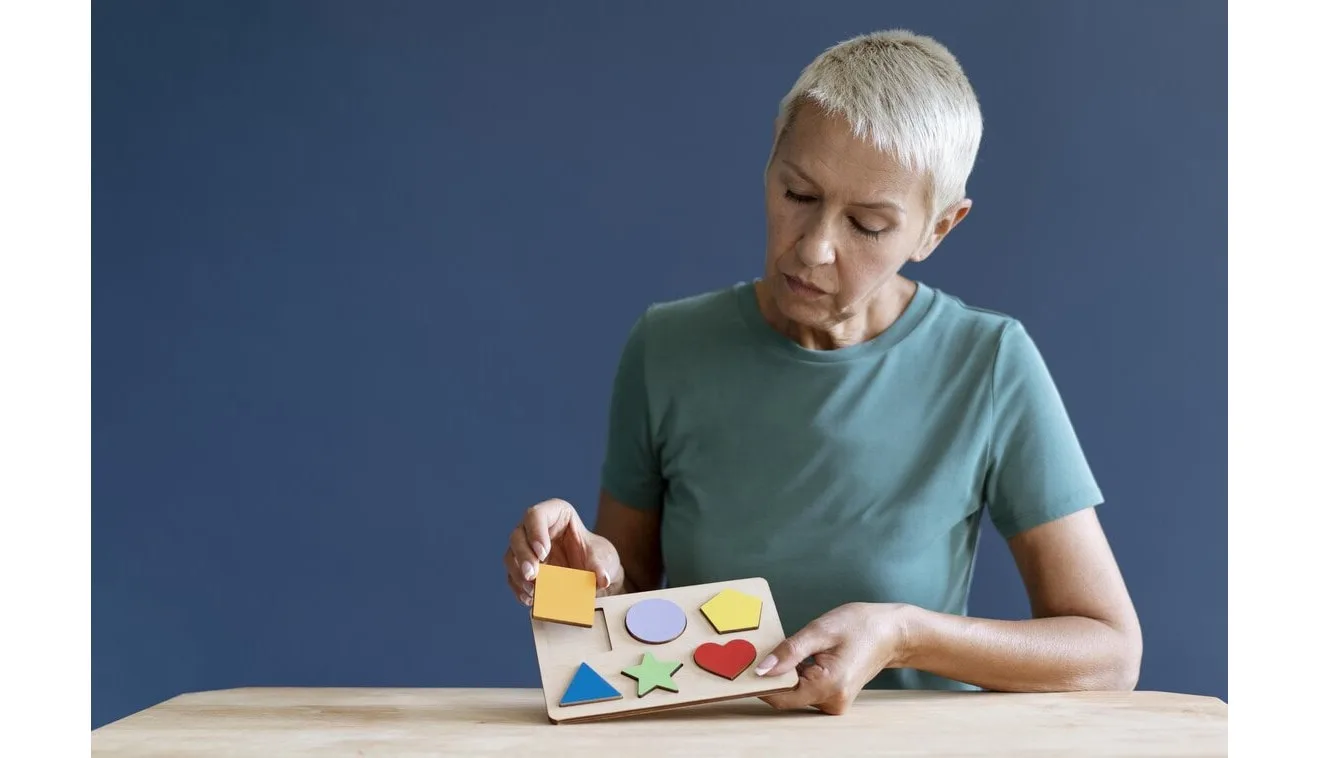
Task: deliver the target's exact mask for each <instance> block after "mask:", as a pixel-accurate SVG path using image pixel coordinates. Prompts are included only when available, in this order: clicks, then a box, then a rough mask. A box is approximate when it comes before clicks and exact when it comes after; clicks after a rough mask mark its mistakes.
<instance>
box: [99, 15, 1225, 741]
mask: <svg viewBox="0 0 1320 758" xmlns="http://www.w3.org/2000/svg"><path fill="white" fill-rule="evenodd" d="M550 5H551V4H542V3H531V2H528V3H511V2H483V3H464V4H454V3H432V2H420V1H418V2H397V1H396V2H365V1H360V2H351V3H350V2H319V1H318V2H310V1H305V2H289V1H285V2H274V1H273V0H272V1H271V2H264V3H254V2H233V1H232V0H227V1H226V2H209V3H203V2H196V3H193V2H189V3H177V2H163V1H162V2H141V1H132V2H130V1H124V0H121V1H120V2H99V3H94V4H92V11H93V22H94V27H93V32H94V41H93V64H94V70H93V87H94V90H93V115H94V132H93V234H94V240H93V244H94V259H93V277H94V288H95V289H94V302H93V317H94V323H93V337H94V347H93V356H92V358H93V382H94V385H93V403H94V407H93V450H92V452H93V487H94V497H95V500H94V512H93V538H94V551H93V556H92V570H93V585H92V586H93V594H92V611H93V639H94V642H93V669H92V673H93V679H92V686H93V687H92V692H93V703H92V705H93V709H92V714H93V726H99V725H101V724H104V723H106V722H108V721H110V720H113V719H117V718H120V717H122V716H125V715H128V714H130V713H132V712H134V711H137V710H139V709H142V708H145V707H148V706H150V705H152V704H154V703H156V702H158V701H160V700H163V699H165V698H168V697H171V696H173V695H176V694H178V693H181V692H185V691H195V690H203V689H216V688H224V687H233V686H243V685H314V686H329V685H381V686H537V684H538V679H537V670H536V664H535V654H534V651H533V649H532V645H531V636H530V632H529V630H528V625H527V619H526V610H525V609H524V608H522V607H521V606H519V605H518V604H517V603H516V602H515V601H514V600H513V599H512V597H511V596H510V594H509V592H508V589H507V587H506V586H505V583H504V579H503V568H502V566H501V564H500V555H501V552H502V550H503V549H504V547H505V544H506V540H507V535H508V532H509V530H510V529H511V528H512V527H513V526H514V524H515V522H516V520H517V518H518V517H519V516H520V514H521V513H522V511H523V509H525V508H526V507H527V506H528V505H530V504H532V503H534V502H536V501H538V500H541V499H544V498H546V497H551V496H561V497H565V498H568V499H570V500H572V501H573V502H575V503H577V504H578V505H579V507H580V508H581V510H582V511H583V514H584V517H585V518H586V519H587V521H588V523H590V521H591V520H592V519H593V518H594V511H595V493H596V487H597V476H598V471H599V465H600V461H601V455H602V447H603V432H604V428H605V412H606V402H607V399H608V392H609V387H610V381H611V378H612V372H613V370H614V366H615V361H616V359H617V356H618V350H619V348H620V347H621V345H622V342H623V338H624V336H625V334H626V330H627V328H628V326H629V325H630V324H631V322H632V320H633V319H634V318H635V317H636V316H637V314H638V313H639V312H640V310H641V309H642V308H643V307H645V305H646V304H648V303H650V302H652V301H656V300H663V299H668V298H673V297H679V296H683V295H687V294H692V293H694V292H698V291H702V290H707V289H712V288H716V287H722V286H725V285H727V284H729V283H731V282H734V281H738V280H745V279H750V278H752V277H755V276H758V275H760V273H761V265H762V249H763V247H762V246H763V240H764V231H763V208H762V196H761V188H760V182H761V170H762V168H763V166H764V162H765V159H766V155H767V150H768V147H769V144H770V139H771V136H772V135H771V119H772V118H773V116H774V112H775V107H776V103H777V101H778V98H779V97H780V96H781V95H782V94H783V93H784V92H786V91H787V89H788V88H789V86H790V85H791V84H792V83H793V80H794V78H795V77H796V75H797V74H798V72H799V71H800V70H801V68H802V67H803V66H805V65H806V64H807V63H808V62H809V61H810V60H811V58H812V57H813V56H815V55H816V54H817V53H818V52H820V51H821V50H822V49H824V48H825V47H826V46H828V45H830V44H832V43H834V42H837V41H839V40H842V39H844V38H847V37H851V36H853V35H855V34H858V33H862V32H865V31H871V30H874V29H880V28H888V27H895V26H906V27H910V28H913V29H915V30H917V31H919V32H922V33H927V34H932V35H934V36H936V37H938V38H939V39H941V40H942V41H944V42H945V43H946V44H948V45H949V46H950V47H951V48H952V49H953V51H954V52H955V54H957V55H958V56H959V57H960V59H961V60H962V62H963V64H964V66H965V67H966V69H967V70H968V72H969V75H970V77H971V78H972V81H973V84H974V85H975V86H976V87H977V89H978V92H979V95H980V97H981V99H982V104H983V109H984V113H985V118H986V135H985V141H984V144H983V149H982V153H981V158H980V161H979V164H978V166H977V169H976V171H975V173H974V175H973V177H972V180H971V186H970V194H971V195H972V197H973V198H974V200H975V207H974V209H973V211H972V213H971V215H970V216H969V217H968V219H967V221H966V222H965V223H964V224H963V225H962V226H960V227H959V229H958V230H957V231H956V232H955V233H954V234H953V235H952V236H951V237H950V238H949V240H948V241H947V242H946V243H945V244H944V245H943V246H942V247H941V248H940V250H939V251H937V253H936V255H935V256H934V257H933V258H932V259H931V260H930V261H928V262H927V263H925V264H922V265H921V266H918V267H915V268H909V269H908V273H909V275H912V276H915V277H918V278H921V279H923V280H925V281H927V282H928V283H931V284H933V285H935V286H938V287H941V288H943V289H945V290H947V291H950V292H952V293H954V294H956V295H959V296H961V297H963V298H964V299H966V300H967V301H969V302H971V303H974V304H977V305H982V306H987V307H991V308H996V309H999V310H1003V311H1007V312H1010V313H1012V314H1013V315H1015V316H1017V317H1019V318H1021V319H1022V320H1023V321H1024V322H1025V323H1026V325H1027V327H1028V328H1029V329H1030V330H1031V332H1032V334H1033V335H1034V337H1035V338H1036V340H1037V341H1038V343H1039V344H1040V346H1041V348H1042V350H1043V352H1044V354H1045V356H1046V358H1047V360H1048V361H1049V363H1050V366H1051V368H1052V370H1053V372H1054V375H1055V378H1056V380H1057V382H1058V384H1059V385H1060V387H1061V389H1062V391H1063V393H1064V397H1065V399H1066V401H1067V402H1068V404H1069V408H1070V410H1071V413H1072V416H1073V420H1074V422H1075V424H1076V426H1077V429H1078V432H1079V434H1080V436H1081V438H1082V441H1083V444H1084V445H1085V447H1086V450H1087V452H1088V455H1089V457H1090V460H1091V462H1092V465H1093V466H1094V469H1095V471H1096V473H1097V475H1098V477H1099V479H1100V481H1101V484H1102V486H1103V487H1104V489H1105V492H1106V494H1107V496H1108V501H1109V504H1108V505H1106V506H1105V507H1104V508H1103V509H1102V511H1101V513H1102V518H1103V519H1104V521H1105V524H1106V526H1107V528H1108V530H1109V534H1110V536H1111V539H1112V541H1113V545H1114V549H1115V551H1116V553H1117V554H1118V557H1119V559H1120V561H1121V562H1122V566H1123V569H1124V571H1125V574H1126V577H1127V580H1128V582H1129V584H1130V587H1131V590H1132V593H1133V595H1134V597H1135V601H1136V603H1137V606H1138V610H1139V612H1140V614H1141V617H1142V621H1143V625H1144V629H1145V639H1146V656H1145V663H1144V669H1143V676H1142V679H1141V683H1140V686H1141V687H1142V688H1143V689H1163V690H1174V691H1181V692H1190V693H1201V694H1210V695H1216V696H1219V697H1223V698H1227V664H1226V660H1227V650H1226V635H1227V620H1226V617H1227V598H1226V594H1227V593H1226V563H1227V557H1226V556H1227V530H1226V523H1227V492H1226V465H1227V450H1226V442H1227V439H1226V436H1227V429H1226V423H1227V422H1226V415H1227V411H1226V406H1227V378H1226V367H1227V348H1226V332H1225V324H1226V315H1227V313H1226V311H1227V306H1226V298H1227V245H1226V221H1225V216H1226V204H1227V200H1226V182H1227V169H1226V152H1227V144H1226V133H1227V127H1226V82H1225V68H1226V50H1225V49H1226V36H1227V32H1226V9H1225V6H1224V4H1223V3H1216V2H1203V1H1196V2H1172V1H1170V0H1165V1H1164V2H1158V3H1148V2H1118V3H1116V2H1110V3H1100V2H1059V1H1056V0H1049V1H1047V2H1031V3H1028V2H995V3H985V2H965V3H955V2H907V3H877V2H874V0H857V1H856V2H828V3H826V2H815V3H802V2H787V1H784V0H776V1H774V2H759V3H756V4H754V5H752V4H744V3H735V2H686V3H679V2H666V3H646V4H643V3H640V2H631V3H614V2H575V3H566V4H554V6H555V7H554V8H551V7H549V6H550ZM752 8H755V10H752ZM983 545H984V547H983V553H982V557H981V559H980V564H979V567H978V573H977V578H976V585H975V591H974V597H973V602H972V612H973V613H974V614H978V615H989V616H1008V617H1012V616H1025V615H1027V614H1028V607H1027V603H1026V597H1025V594H1024V592H1023V590H1022V586H1021V582H1020V580H1019V579H1018V577H1017V574H1016V572H1015V571H1014V568H1013V565H1012V562H1011V560H1010V558H1009V556H1008V553H1007V551H1006V549H1005V548H1004V546H1003V543H1002V540H1001V539H999V538H998V536H996V535H994V533H993V532H992V531H989V530H988V531H987V538H986V539H985V540H984V542H983Z"/></svg>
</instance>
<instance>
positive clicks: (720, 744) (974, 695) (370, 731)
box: [92, 688, 1228, 758]
mask: <svg viewBox="0 0 1320 758" xmlns="http://www.w3.org/2000/svg"><path fill="white" fill-rule="evenodd" d="M1227 721H1228V706H1227V705H1226V704H1225V703H1224V702H1223V701H1221V700H1218V699H1216V698H1210V697H1198V696H1189V695H1174V694H1169V693H1163V692H1129V693H1075V694H1048V695H1035V694H1031V695H1025V694H1001V693H981V692H962V693H955V692H894V691H866V692H863V693H862V695H861V696H860V697H859V698H858V700H857V702H856V703H855V704H854V705H853V707H852V709H851V710H849V711H848V713H846V714H844V715H842V716H826V715H824V714H821V713H819V712H816V711H793V712H786V711H784V712H781V711H775V710H774V709H772V708H770V707H769V706H768V705H766V704H765V703H763V702H761V701H760V700H758V699H756V698H751V699H747V700H736V701H729V702H725V703H714V704H710V705H704V706H695V707H693V708H690V709H685V710H679V711H670V712H667V713H658V714H653V715H645V716H636V717H631V718H627V719H622V720H611V721H601V722H595V723H583V724H559V725H553V724H550V723H549V721H548V720H547V718H546V710H545V700H544V698H543V697H542V694H541V691H540V690H539V689H292V688H288V689H285V688H255V689H237V690H222V691H218V692H200V693H194V694H189V695H181V696H179V697H176V698H174V699H172V700H168V701H166V702H164V703H161V704H160V705H157V706H155V707H153V708H148V709H147V710H145V711H142V712H140V713H137V714H134V715H132V716H129V717H127V718H125V719H122V720H120V721H117V722H115V723H112V724H107V725H105V726H103V727H101V728H100V729H97V730H95V731H93V732H92V755H93V756H105V758H109V757H110V756H177V757H183V756H424V755H425V756H434V755H462V756H501V758H543V757H544V756H559V755H563V756H568V755H575V756H578V758H587V754H586V753H583V752H582V751H584V750H598V751H599V752H600V754H601V755H604V756H616V755H627V756H630V758H645V757H646V756H666V757H667V758H686V756H699V755H717V756H754V757H755V758H766V757H767V756H776V755H787V756H794V757H795V758H805V756H808V755H829V756H841V755H867V756H876V755H929V756H945V755H958V756H999V755H1002V756H1106V757H1109V758H1112V757H1114V756H1136V755H1140V756H1213V755H1227V754H1228V742H1227V740H1228V738H1227Z"/></svg>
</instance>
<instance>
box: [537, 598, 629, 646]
mask: <svg viewBox="0 0 1320 758" xmlns="http://www.w3.org/2000/svg"><path fill="white" fill-rule="evenodd" d="M532 623H533V624H534V625H535V632H534V633H535V634H537V635H538V636H541V637H543V638H544V639H545V641H546V642H548V643H549V644H551V645H555V646H556V647H559V646H569V647H571V648H572V649H573V650H578V651H580V652H581V653H582V655H586V656H594V655H599V654H601V653H609V652H612V651H613V650H614V644H613V642H611V640H610V630H609V625H608V624H606V623H605V611H604V610H602V609H600V608H597V609H596V618H595V622H594V623H592V625H591V628H587V627H583V626H572V625H570V624H556V623H552V622H547V621H533V622H532Z"/></svg>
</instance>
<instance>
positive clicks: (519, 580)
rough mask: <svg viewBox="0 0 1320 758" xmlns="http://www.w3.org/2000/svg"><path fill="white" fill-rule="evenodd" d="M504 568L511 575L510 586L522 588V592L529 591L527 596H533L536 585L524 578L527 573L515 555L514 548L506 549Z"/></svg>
mask: <svg viewBox="0 0 1320 758" xmlns="http://www.w3.org/2000/svg"><path fill="white" fill-rule="evenodd" d="M504 570H505V572H506V573H507V574H508V576H509V586H510V587H513V588H514V589H515V590H517V589H519V588H521V591H522V592H525V593H527V596H528V597H531V595H532V591H533V590H534V589H535V586H534V585H533V584H532V583H531V582H530V581H527V580H526V579H524V578H523V577H524V576H525V575H526V573H525V571H524V570H523V567H522V564H521V562H520V561H519V560H518V559H517V558H515V557H514V556H513V548H509V549H508V550H505V551H504Z"/></svg>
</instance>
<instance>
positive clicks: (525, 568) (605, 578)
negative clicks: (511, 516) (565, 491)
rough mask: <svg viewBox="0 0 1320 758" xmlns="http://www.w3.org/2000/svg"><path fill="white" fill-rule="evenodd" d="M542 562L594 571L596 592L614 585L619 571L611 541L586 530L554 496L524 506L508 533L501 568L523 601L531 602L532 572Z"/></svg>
mask: <svg viewBox="0 0 1320 758" xmlns="http://www.w3.org/2000/svg"><path fill="white" fill-rule="evenodd" d="M543 563H548V564H550V565H552V566H565V567H567V568H574V569H582V570H584V571H592V572H595V574H596V592H597V594H600V593H601V591H602V590H608V589H609V588H610V587H611V585H617V584H618V582H619V580H620V578H621V575H622V574H623V570H622V568H621V566H620V563H619V553H618V551H616V550H615V549H614V545H612V544H610V541H609V540H607V539H605V538H604V537H601V536H600V535H597V534H593V533H592V532H590V531H588V530H587V527H586V526H585V525H584V524H583V523H582V518H581V517H580V516H578V512H577V510H576V509H574V508H573V506H572V505H571V504H569V503H568V502H566V501H564V500H560V499H558V498H553V499H550V500H546V501H543V502H540V503H537V504H536V505H533V506H532V507H531V508H528V509H527V512H526V513H524V514H523V519H522V522H521V523H519V524H518V526H517V527H515V528H514V530H513V533H512V534H510V535H509V549H508V550H506V551H505V552H504V568H505V571H506V572H507V573H508V580H509V589H511V590H513V595H514V597H516V598H518V601H519V602H521V603H522V604H523V605H528V606H530V605H531V604H532V594H533V590H534V588H535V580H536V574H537V572H538V571H539V570H540V567H541V564H543Z"/></svg>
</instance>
